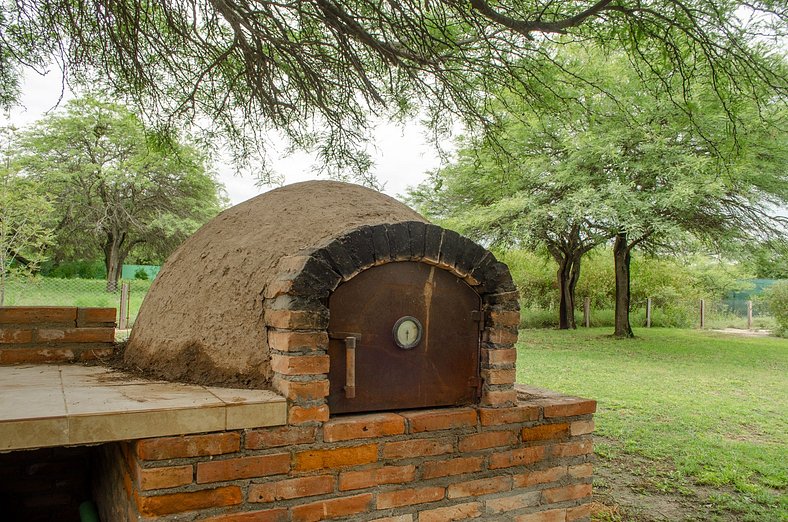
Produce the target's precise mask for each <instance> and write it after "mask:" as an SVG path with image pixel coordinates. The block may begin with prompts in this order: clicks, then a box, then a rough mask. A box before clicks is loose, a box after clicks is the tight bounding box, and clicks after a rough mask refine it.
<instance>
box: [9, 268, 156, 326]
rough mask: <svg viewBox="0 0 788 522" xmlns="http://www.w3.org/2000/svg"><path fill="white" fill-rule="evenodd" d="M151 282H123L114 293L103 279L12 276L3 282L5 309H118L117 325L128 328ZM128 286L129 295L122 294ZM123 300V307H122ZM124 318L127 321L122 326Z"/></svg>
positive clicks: (136, 280) (125, 280) (137, 280)
mask: <svg viewBox="0 0 788 522" xmlns="http://www.w3.org/2000/svg"><path fill="white" fill-rule="evenodd" d="M151 283H152V281H149V280H148V281H146V280H141V279H123V280H121V281H118V288H117V290H116V291H114V292H108V291H107V281H106V280H104V279H80V278H69V279H59V278H54V277H12V278H9V279H7V280H6V281H5V285H4V288H2V289H0V292H2V294H3V296H2V297H3V299H2V301H3V302H2V305H4V306H83V307H87V306H96V307H110V308H116V309H118V311H119V313H118V318H119V321H118V322H119V325H120V326H125V327H126V328H131V325H133V324H134V321H135V319H136V318H137V313H138V312H139V309H140V306H141V305H142V300H143V299H144V298H145V295H146V294H147V293H148V290H149V289H150V285H151ZM124 285H127V288H128V296H126V293H124V292H122V291H121V288H122V287H123V286H124ZM124 301H125V306H124V305H123V304H122V303H124ZM123 319H127V321H126V324H123V323H124V321H123Z"/></svg>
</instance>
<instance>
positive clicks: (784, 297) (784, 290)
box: [765, 280, 788, 337]
mask: <svg viewBox="0 0 788 522" xmlns="http://www.w3.org/2000/svg"><path fill="white" fill-rule="evenodd" d="M765 293H766V301H767V302H768V303H769V309H770V310H771V311H772V314H773V315H774V318H775V320H776V321H777V335H780V336H782V337H788V280H782V281H777V282H776V283H775V284H773V285H772V286H771V287H769V289H768V290H766V292H765Z"/></svg>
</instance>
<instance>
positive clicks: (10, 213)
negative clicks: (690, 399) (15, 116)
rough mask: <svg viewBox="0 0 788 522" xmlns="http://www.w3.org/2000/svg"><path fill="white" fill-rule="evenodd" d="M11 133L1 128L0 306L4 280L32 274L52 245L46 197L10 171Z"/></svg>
mask: <svg viewBox="0 0 788 522" xmlns="http://www.w3.org/2000/svg"><path fill="white" fill-rule="evenodd" d="M0 52H2V51H0ZM12 132H13V130H12V129H9V128H0V143H2V148H0V306H2V305H3V304H4V301H5V291H6V281H7V279H8V278H9V277H11V276H20V275H27V276H29V275H32V274H34V273H35V272H36V270H37V269H38V266H39V265H40V263H41V262H42V261H44V260H45V259H46V256H45V249H46V247H47V246H48V245H49V244H50V242H51V241H52V229H51V223H50V221H51V215H52V203H51V201H50V197H49V195H48V194H47V193H46V191H45V190H44V188H43V187H42V186H41V185H40V184H39V183H36V181H35V180H33V179H30V178H29V177H28V176H24V175H22V174H20V173H19V172H17V171H15V170H14V169H12V168H11V165H10V156H9V155H10V151H9V150H8V149H7V148H6V147H7V144H8V142H9V140H8V137H9V135H10V134H11V133H12Z"/></svg>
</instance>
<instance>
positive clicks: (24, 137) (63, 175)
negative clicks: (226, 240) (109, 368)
mask: <svg viewBox="0 0 788 522" xmlns="http://www.w3.org/2000/svg"><path fill="white" fill-rule="evenodd" d="M204 163H205V160H204V158H203V157H202V155H201V154H200V153H199V151H198V150H197V149H195V148H194V147H192V146H190V145H185V144H181V143H178V142H177V140H174V139H169V140H166V141H162V140H156V139H155V137H154V136H151V135H148V134H146V133H145V130H144V128H143V126H142V124H141V123H140V121H139V119H138V118H137V117H136V116H135V115H134V114H133V113H131V112H130V111H128V110H127V109H125V108H124V107H122V106H120V105H116V104H112V103H108V102H103V101H99V100H96V99H91V98H85V99H80V100H75V101H72V102H69V103H68V104H67V105H66V107H65V110H64V111H61V112H59V113H55V114H53V115H51V116H49V117H47V118H45V119H43V120H41V121H39V122H37V123H36V124H35V125H33V126H32V128H30V129H28V130H26V131H25V132H22V133H21V134H20V135H19V136H18V139H17V150H16V151H15V157H14V164H15V165H16V166H17V168H19V169H20V170H21V171H22V172H24V173H25V174H26V175H28V176H29V177H30V178H32V179H35V180H37V181H38V182H39V183H41V184H42V185H43V186H44V187H45V188H46V190H47V191H48V192H49V193H50V194H52V195H53V197H54V199H55V201H54V204H55V212H56V215H57V219H58V224H57V227H56V233H57V241H56V245H57V248H58V250H59V251H60V252H61V256H62V255H63V254H62V253H63V252H66V253H70V254H72V255H79V254H82V255H84V256H86V257H90V256H91V254H93V253H94V252H96V250H97V249H98V250H99V251H100V252H101V253H102V254H103V257H104V262H105V265H106V268H107V290H108V291H114V290H115V288H116V286H117V281H118V278H119V277H120V273H121V268H122V266H123V262H124V261H125V259H126V257H127V256H128V255H129V253H131V252H132V250H134V249H139V248H145V249H146V250H147V251H151V250H152V251H155V252H157V253H158V254H160V255H161V256H162V257H166V255H168V254H169V252H171V251H172V250H173V249H174V248H175V247H176V246H177V245H178V244H180V242H181V241H183V240H184V239H185V238H186V237H188V235H189V234H191V233H192V232H193V231H194V230H196V229H197V227H199V226H200V225H201V224H203V223H204V222H205V221H207V220H208V219H210V218H211V217H213V216H214V215H215V214H216V213H217V212H218V211H219V210H220V208H221V206H222V204H223V199H222V197H221V195H220V192H221V186H220V185H219V184H218V183H217V182H216V181H215V180H214V178H213V176H212V175H211V174H210V173H209V172H207V171H206V169H205V165H204Z"/></svg>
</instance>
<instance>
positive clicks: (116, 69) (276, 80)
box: [0, 0, 788, 168]
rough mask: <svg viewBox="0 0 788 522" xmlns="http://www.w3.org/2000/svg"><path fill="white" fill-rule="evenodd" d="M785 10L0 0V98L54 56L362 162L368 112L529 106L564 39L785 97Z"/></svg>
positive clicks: (232, 132)
mask: <svg viewBox="0 0 788 522" xmlns="http://www.w3.org/2000/svg"><path fill="white" fill-rule="evenodd" d="M787 15H788V13H787V12H786V7H785V3H784V2H781V1H777V0H755V1H750V2H744V1H733V0H651V1H648V2H643V1H642V0H575V1H557V0H528V1H520V0H504V1H501V2H495V3H490V2H487V1H486V0H470V1H458V0H436V1H422V0H405V1H401V2H378V1H375V0H283V1H277V2H274V1H272V0H259V1H254V2H252V1H250V0H239V1H236V2H225V1H220V0H179V1H175V0H165V1H160V2H148V1H144V0H118V1H112V2H110V1H107V0H93V1H91V2H73V1H71V0H2V2H0V102H9V101H13V100H14V99H15V98H16V91H17V87H18V75H19V72H20V71H21V70H23V69H25V68H29V67H32V68H34V69H37V70H40V71H43V70H46V68H47V67H49V66H50V64H51V63H53V62H54V63H56V64H57V66H58V67H59V68H60V69H61V70H62V72H63V73H64V75H65V76H66V81H68V82H71V83H75V84H77V85H83V86H85V85H87V86H98V87H101V88H102V89H104V90H106V91H107V92H111V93H112V94H113V95H119V96H123V97H125V98H128V99H130V100H133V101H134V102H135V103H136V106H137V107H139V108H146V109H148V110H149V114H150V115H151V116H152V117H154V118H156V117H158V119H159V120H160V121H163V122H164V123H169V124H171V125H175V124H178V123H180V122H182V121H190V122H199V121H200V119H201V117H203V116H205V115H207V116H208V117H209V120H208V121H211V125H210V127H209V128H208V129H207V133H208V134H209V135H213V134H214V133H216V132H217V131H219V130H222V131H223V134H224V135H225V136H226V137H228V138H229V141H230V142H231V143H234V144H236V145H237V147H238V149H239V150H240V151H241V152H242V153H243V152H244V151H248V150H249V149H250V148H253V147H254V146H255V145H256V144H259V143H260V142H262V141H263V140H264V136H265V132H266V131H267V130H270V129H272V128H277V129H281V130H282V131H283V132H284V133H285V134H286V135H287V136H288V137H289V138H290V139H291V140H292V141H293V142H294V143H296V144H298V145H300V146H303V147H306V148H314V147H317V148H318V150H319V152H320V154H321V155H322V156H323V157H324V158H325V159H327V160H331V161H329V162H328V163H329V164H334V165H337V166H339V167H340V168H341V167H347V166H353V165H356V166H358V165H361V166H364V165H366V164H367V162H366V158H364V157H363V155H360V154H358V153H357V152H358V151H357V146H358V143H359V142H363V141H364V140H365V139H366V138H367V137H368V136H369V132H368V128H367V124H368V121H367V118H368V115H369V114H370V113H374V114H378V113H380V112H382V111H385V112H386V113H387V114H388V115H392V116H403V115H407V114H416V113H418V111H419V110H422V109H423V110H424V111H425V112H426V115H427V119H428V120H430V121H431V122H432V124H433V128H435V129H438V130H440V129H442V128H445V127H446V126H447V125H450V124H451V123H453V122H455V121H456V120H457V119H458V118H459V119H460V120H461V121H465V122H469V123H474V124H480V123H481V124H485V123H487V114H486V112H487V108H488V107H489V104H490V103H491V100H492V99H495V98H496V97H497V96H498V94H500V93H501V92H502V89H504V88H510V89H516V90H515V91H514V92H517V93H518V95H519V96H520V97H521V98H522V99H523V100H525V101H527V102H538V96H537V95H536V94H535V93H536V92H537V91H539V90H540V89H541V88H542V87H543V82H544V78H545V77H546V76H550V75H551V74H552V72H554V71H557V70H561V69H562V68H563V67H565V66H566V63H565V62H564V63H562V62H560V60H559V58H560V55H561V54H562V52H563V51H562V45H564V44H568V43H570V42H593V44H594V45H596V46H600V47H602V48H605V49H608V50H612V49H618V50H623V51H624V52H626V53H627V54H628V56H629V57H630V58H631V60H632V62H633V64H635V65H636V66H637V67H638V72H639V74H641V75H642V76H643V77H644V78H646V79H648V80H649V81H651V82H654V83H665V84H670V85H671V86H672V87H675V88H676V90H675V91H674V92H673V94H674V95H675V96H676V97H677V99H678V100H679V101H680V100H681V97H682V92H683V90H684V89H685V88H686V87H688V86H691V85H693V84H695V83H696V82H697V81H699V78H698V77H697V70H698V68H699V66H701V65H703V64H707V65H710V66H711V68H712V70H713V71H714V77H715V78H714V83H713V85H714V89H715V91H716V92H717V94H718V97H719V98H720V100H721V101H722V102H724V103H730V102H731V101H732V100H736V99H739V98H741V97H748V98H752V97H753V93H752V91H751V86H752V85H753V84H756V83H766V84H768V85H769V86H770V88H771V89H772V90H773V91H774V92H777V93H783V94H784V93H785V89H786V71H785V67H784V65H783V64H782V63H781V62H780V60H779V59H776V58H779V56H777V57H776V56H775V54H776V53H775V52H774V51H773V50H770V47H769V46H768V45H766V43H767V42H774V41H775V40H776V41H778V44H777V46H776V47H777V48H778V49H779V45H780V44H779V41H780V40H781V39H783V38H784V37H785V35H786V24H785V20H786V19H787V18H788V16H787ZM555 43H558V44H559V45H558V46H557V47H556V46H554V45H552V44H555ZM569 72H571V73H572V75H573V76H574V77H575V78H576V80H577V81H579V82H588V81H589V78H588V76H587V74H586V73H587V71H585V70H583V69H582V68H572V69H570V71H569ZM675 77H681V79H682V82H678V83H674V82H671V79H672V78H675ZM702 81H705V79H703V80H702Z"/></svg>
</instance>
